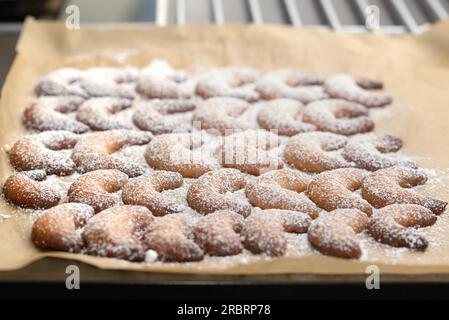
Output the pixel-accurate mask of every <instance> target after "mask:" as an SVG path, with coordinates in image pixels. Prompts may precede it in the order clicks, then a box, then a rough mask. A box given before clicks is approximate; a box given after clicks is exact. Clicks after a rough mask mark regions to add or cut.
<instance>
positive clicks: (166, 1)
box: [156, 0, 449, 33]
mask: <svg viewBox="0 0 449 320" xmlns="http://www.w3.org/2000/svg"><path fill="white" fill-rule="evenodd" d="M368 6H376V7H377V8H378V9H379V13H380V31H381V32H384V33H402V32H413V33H417V32H421V31H423V30H425V29H426V27H428V26H429V25H430V24H431V23H433V22H435V21H437V20H442V19H445V18H447V17H448V13H449V0H343V1H342V0H157V1H156V24H157V25H159V26H165V25H173V24H176V25H184V24H186V23H215V24H218V25H221V24H224V23H254V24H263V23H281V24H286V25H291V26H295V27H300V26H315V27H318V28H324V29H332V30H334V31H336V32H350V33H359V32H367V31H368V29H367V28H366V27H365V17H366V14H367V13H366V10H367V7H368Z"/></svg>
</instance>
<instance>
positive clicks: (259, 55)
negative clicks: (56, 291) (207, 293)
mask: <svg viewBox="0 0 449 320" xmlns="http://www.w3.org/2000/svg"><path fill="white" fill-rule="evenodd" d="M153 59H165V60H167V61H168V62H169V63H170V64H172V65H173V66H174V67H176V68H184V69H192V68H195V67H198V66H253V67H257V68H260V69H262V70H270V69H275V68H281V67H295V68H300V69H304V70H308V71H312V72H315V73H317V74H318V75H321V76H326V75H328V74H331V73H336V72H349V73H352V74H356V75H361V76H365V77H370V78H374V79H379V80H382V81H384V82H385V87H386V91H387V92H388V93H390V94H392V95H393V96H394V98H395V101H396V102H395V103H394V105H393V106H392V107H390V108H389V109H388V110H385V111H378V114H377V115H375V120H376V132H378V133H387V132H388V133H392V134H396V135H398V136H400V137H402V138H403V139H404V142H405V147H404V149H403V152H404V153H405V154H407V155H410V156H412V157H413V158H414V160H416V161H417V162H418V164H419V165H420V167H423V168H427V171H428V173H429V176H430V183H429V184H428V185H426V186H424V187H421V192H423V193H427V194H429V195H432V196H434V197H437V198H440V199H443V200H446V201H448V200H449V134H448V132H447V131H448V129H447V126H448V124H449V21H445V22H442V23H440V24H438V25H436V26H434V27H433V28H432V29H431V30H430V31H428V32H426V33H424V34H421V35H400V36H387V35H381V34H360V35H341V34H335V33H332V32H323V31H317V30H310V29H294V28H289V27H280V26H186V27H168V28H157V27H152V26H143V25H126V26H123V25H120V26H117V25H112V26H102V27H82V28H81V30H67V29H66V28H65V27H64V25H63V24H60V23H55V22H37V21H35V20H33V19H28V20H27V21H26V24H25V27H24V29H23V32H22V35H21V37H20V40H19V43H18V45H17V56H16V59H15V61H14V64H13V66H12V68H11V70H10V72H9V75H8V77H7V79H6V83H5V85H4V87H3V89H2V96H1V105H0V145H1V146H4V145H5V144H11V143H13V142H14V140H15V139H16V138H18V137H19V136H21V135H23V134H24V128H23V126H22V124H21V112H22V110H23V108H24V106H25V104H26V102H27V99H28V98H29V97H30V96H31V95H32V90H33V87H34V85H35V84H36V81H37V79H38V78H39V77H40V76H41V75H43V74H45V73H47V72H49V71H51V70H53V69H56V68H59V67H67V66H73V67H78V68H88V67H93V66H125V65H131V66H136V67H144V66H146V65H147V64H148V63H150V62H151V61H152V60H153ZM383 113H385V114H383ZM10 172H11V168H10V166H9V164H8V161H7V156H6V153H5V152H1V155H0V182H1V183H3V181H4V180H5V179H6V177H7V176H8V175H9V174H10ZM448 216H449V214H448V213H445V214H443V215H442V216H441V217H440V218H439V220H438V222H437V224H436V225H435V226H433V227H432V228H429V230H426V231H425V234H426V235H427V238H428V240H429V241H430V246H429V248H428V250H427V251H426V252H425V253H414V252H411V251H408V250H404V249H391V250H384V249H379V250H376V249H370V250H369V254H368V256H366V257H364V258H363V259H362V260H360V261H348V260H344V259H336V258H329V257H324V256H320V255H319V254H308V255H305V256H303V257H284V258H277V259H267V258H260V257H257V256H256V257H254V258H246V259H239V258H235V259H232V258H231V259H228V260H226V261H227V262H226V263H224V260H222V259H220V258H217V259H209V260H207V261H203V262H200V263H188V264H162V263H153V264H132V263H128V262H123V261H118V260H114V259H104V258H95V257H90V256H82V255H75V254H67V253H57V252H40V251H38V250H37V249H36V248H34V247H33V245H32V244H31V241H30V227H31V224H32V222H33V219H34V218H33V217H32V215H30V214H29V213H28V212H26V211H24V210H17V209H14V208H13V207H11V206H9V205H8V204H6V203H5V202H4V201H3V199H0V270H7V269H15V268H19V267H21V266H24V265H26V264H28V263H30V262H32V261H34V260H37V259H40V258H42V257H46V256H52V257H59V258H70V259H76V260H79V261H83V262H86V263H90V264H93V265H96V266H98V267H101V268H108V269H127V270H138V271H160V272H178V273H179V272H185V273H217V274H255V273H319V274H348V273H351V274H353V273H363V272H364V271H365V268H366V266H368V265H370V264H376V265H378V266H379V267H380V269H381V271H382V272H384V273H399V274H417V273H449V217H448Z"/></svg>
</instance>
